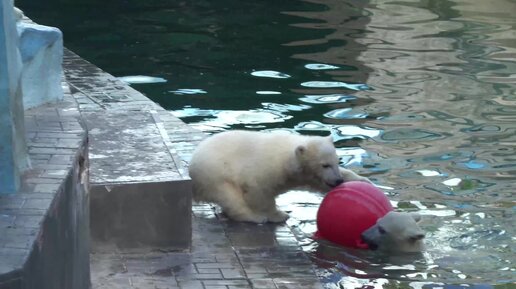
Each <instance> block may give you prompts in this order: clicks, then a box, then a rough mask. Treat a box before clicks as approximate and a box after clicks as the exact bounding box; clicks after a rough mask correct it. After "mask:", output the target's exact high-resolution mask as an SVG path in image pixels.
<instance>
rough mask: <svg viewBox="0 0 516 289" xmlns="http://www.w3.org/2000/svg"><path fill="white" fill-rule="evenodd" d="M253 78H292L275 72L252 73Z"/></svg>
mask: <svg viewBox="0 0 516 289" xmlns="http://www.w3.org/2000/svg"><path fill="white" fill-rule="evenodd" d="M251 75H252V76H257V77H269V78H290V77H291V76H290V75H288V74H286V73H283V72H278V71H274V70H260V71H253V72H251Z"/></svg>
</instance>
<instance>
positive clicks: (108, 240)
mask: <svg viewBox="0 0 516 289" xmlns="http://www.w3.org/2000/svg"><path fill="white" fill-rule="evenodd" d="M172 187H173V188H174V192H171V191H170V188H172ZM191 200H192V197H191V184H190V181H188V180H183V181H175V182H158V183H139V184H119V185H97V186H94V187H93V189H92V191H91V211H92V212H95V213H94V214H92V215H91V228H92V231H91V238H92V239H91V240H92V242H93V247H94V248H95V251H96V252H100V251H106V250H105V249H107V251H110V250H111V249H112V248H113V247H115V248H119V249H134V248H149V247H151V248H160V249H170V250H177V249H184V248H189V247H190V245H191V239H192V230H191V226H192V223H191V222H192V220H191V217H190V214H191V207H192V201H191Z"/></svg>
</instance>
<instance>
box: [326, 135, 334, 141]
mask: <svg viewBox="0 0 516 289" xmlns="http://www.w3.org/2000/svg"><path fill="white" fill-rule="evenodd" d="M326 139H327V140H328V141H329V142H330V143H333V136H331V134H330V135H329V136H327V137H326Z"/></svg>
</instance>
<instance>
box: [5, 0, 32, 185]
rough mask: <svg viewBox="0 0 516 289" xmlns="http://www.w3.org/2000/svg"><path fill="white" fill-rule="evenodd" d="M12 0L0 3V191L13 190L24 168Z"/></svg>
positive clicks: (23, 140) (17, 58) (24, 152)
mask: <svg viewBox="0 0 516 289" xmlns="http://www.w3.org/2000/svg"><path fill="white" fill-rule="evenodd" d="M17 41H18V35H17V31H16V23H15V19H14V13H13V3H12V0H2V1H1V2H0V194H5V193H14V192H16V191H17V189H18V186H19V183H20V172H21V171H22V170H24V169H26V168H27V167H28V158H27V146H26V142H25V129H24V119H23V104H22V93H21V89H20V86H19V79H20V70H21V59H20V55H19V52H18V48H17Z"/></svg>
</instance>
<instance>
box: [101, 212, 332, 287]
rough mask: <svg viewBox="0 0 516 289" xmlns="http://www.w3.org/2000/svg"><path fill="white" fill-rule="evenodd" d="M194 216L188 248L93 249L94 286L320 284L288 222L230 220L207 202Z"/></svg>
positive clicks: (276, 285) (306, 285)
mask: <svg viewBox="0 0 516 289" xmlns="http://www.w3.org/2000/svg"><path fill="white" fill-rule="evenodd" d="M193 217H194V219H193V246H192V250H191V251H190V252H160V251H144V252H135V251H133V252H131V251H124V252H120V251H115V252H109V253H102V252H100V253H93V254H92V255H91V257H92V263H91V265H92V268H91V269H92V284H93V288H94V289H118V288H139V289H147V288H156V289H157V288H162V289H164V288H178V289H179V288H181V289H236V288H255V289H269V288H271V289H290V288H296V289H308V288H323V287H322V285H321V284H320V282H319V280H318V279H317V277H316V275H315V272H314V268H313V265H312V263H311V261H310V260H309V259H308V257H307V256H306V255H305V253H304V252H303V251H302V250H301V248H300V246H299V245H298V243H297V240H296V238H295V236H294V234H293V233H292V231H291V230H290V228H289V227H288V226H287V225H286V224H279V225H278V224H264V225H256V224H250V223H238V222H233V221H230V220H227V219H226V218H224V217H223V216H222V215H221V214H220V213H218V209H217V208H216V207H214V206H212V205H207V204H205V205H195V206H194V207H193Z"/></svg>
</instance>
